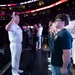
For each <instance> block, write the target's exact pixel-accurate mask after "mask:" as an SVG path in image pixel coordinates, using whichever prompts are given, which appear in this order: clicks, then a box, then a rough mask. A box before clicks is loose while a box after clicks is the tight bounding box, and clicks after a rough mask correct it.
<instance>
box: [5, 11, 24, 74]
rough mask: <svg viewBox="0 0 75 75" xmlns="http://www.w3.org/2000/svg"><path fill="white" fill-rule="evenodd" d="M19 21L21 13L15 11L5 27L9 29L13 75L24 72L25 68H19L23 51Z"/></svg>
mask: <svg viewBox="0 0 75 75" xmlns="http://www.w3.org/2000/svg"><path fill="white" fill-rule="evenodd" d="M19 22H20V17H19V15H16V14H15V12H13V13H12V19H11V21H10V22H9V23H8V24H7V25H6V27H5V29H6V31H8V36H9V41H10V52H11V67H12V75H19V73H22V72H23V70H19V64H20V56H21V52H22V44H21V43H22V29H21V28H20V26H19V25H18V24H19Z"/></svg>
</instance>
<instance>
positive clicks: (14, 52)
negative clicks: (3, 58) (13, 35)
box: [10, 42, 22, 75]
mask: <svg viewBox="0 0 75 75" xmlns="http://www.w3.org/2000/svg"><path fill="white" fill-rule="evenodd" d="M10 51H11V66H12V75H19V74H18V69H19V64H20V56H21V52H22V44H21V43H14V42H11V43H10Z"/></svg>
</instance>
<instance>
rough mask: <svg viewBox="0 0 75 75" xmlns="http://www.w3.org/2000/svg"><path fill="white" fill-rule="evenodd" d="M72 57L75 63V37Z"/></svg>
mask: <svg viewBox="0 0 75 75" xmlns="http://www.w3.org/2000/svg"><path fill="white" fill-rule="evenodd" d="M72 59H73V64H75V39H73V42H72Z"/></svg>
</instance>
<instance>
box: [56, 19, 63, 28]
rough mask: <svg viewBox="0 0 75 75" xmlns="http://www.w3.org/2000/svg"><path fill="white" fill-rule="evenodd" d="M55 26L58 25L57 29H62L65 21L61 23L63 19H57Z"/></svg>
mask: <svg viewBox="0 0 75 75" xmlns="http://www.w3.org/2000/svg"><path fill="white" fill-rule="evenodd" d="M55 24H56V28H61V27H62V25H63V21H61V19H56V20H55Z"/></svg>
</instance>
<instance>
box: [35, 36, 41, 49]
mask: <svg viewBox="0 0 75 75" xmlns="http://www.w3.org/2000/svg"><path fill="white" fill-rule="evenodd" d="M38 38H39V39H38V41H37V42H36V48H39V49H41V35H38Z"/></svg>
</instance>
